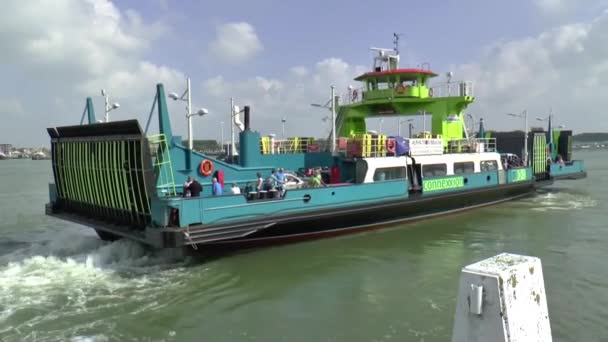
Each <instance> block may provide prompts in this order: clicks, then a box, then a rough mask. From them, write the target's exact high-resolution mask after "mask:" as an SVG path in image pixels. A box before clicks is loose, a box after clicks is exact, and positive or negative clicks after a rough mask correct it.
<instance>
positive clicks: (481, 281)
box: [452, 253, 552, 342]
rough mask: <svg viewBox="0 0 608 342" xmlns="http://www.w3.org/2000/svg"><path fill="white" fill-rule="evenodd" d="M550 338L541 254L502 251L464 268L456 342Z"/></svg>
mask: <svg viewBox="0 0 608 342" xmlns="http://www.w3.org/2000/svg"><path fill="white" fill-rule="evenodd" d="M551 340H552V338H551V325H550V323H549V312H548V310H547V299H546V296H545V284H544V281H543V270H542V266H541V262H540V259H539V258H535V257H530V256H523V255H516V254H508V253H503V254H499V255H497V256H494V257H492V258H489V259H486V260H483V261H480V262H478V263H475V264H472V265H469V266H466V267H464V268H463V269H462V272H461V274H460V285H459V289H458V298H457V300H456V314H455V317H454V330H453V332H452V342H482V341H496V342H501V341H502V342H523V341H538V342H545V341H551Z"/></svg>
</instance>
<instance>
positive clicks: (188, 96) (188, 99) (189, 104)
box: [169, 77, 209, 150]
mask: <svg viewBox="0 0 608 342" xmlns="http://www.w3.org/2000/svg"><path fill="white" fill-rule="evenodd" d="M169 98H170V99H172V100H174V101H177V100H179V101H185V102H186V119H187V122H188V149H189V150H192V148H193V140H192V139H193V137H192V117H193V116H195V115H197V116H203V115H206V114H209V111H208V110H207V109H205V108H201V109H199V110H198V111H196V112H195V113H193V112H192V90H191V88H190V77H188V78H186V90H185V91H184V93H183V94H182V96H179V95H177V94H176V93H170V94H169Z"/></svg>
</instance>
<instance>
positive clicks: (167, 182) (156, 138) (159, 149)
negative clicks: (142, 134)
mask: <svg viewBox="0 0 608 342" xmlns="http://www.w3.org/2000/svg"><path fill="white" fill-rule="evenodd" d="M148 143H149V144H150V151H152V153H151V154H152V166H153V167H154V172H155V174H156V177H157V178H158V179H157V182H156V188H157V189H158V190H159V191H160V192H161V193H164V194H167V195H174V194H176V193H177V191H176V186H175V177H174V175H173V166H172V164H171V153H170V152H169V147H168V146H167V139H166V137H165V135H164V134H155V135H149V136H148Z"/></svg>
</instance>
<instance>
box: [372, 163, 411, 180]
mask: <svg viewBox="0 0 608 342" xmlns="http://www.w3.org/2000/svg"><path fill="white" fill-rule="evenodd" d="M405 174H406V172H405V167H402V166H398V167H382V168H378V169H376V171H375V172H374V182H382V181H385V180H392V179H405V178H406V176H405Z"/></svg>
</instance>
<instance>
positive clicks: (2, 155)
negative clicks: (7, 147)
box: [0, 152, 8, 160]
mask: <svg viewBox="0 0 608 342" xmlns="http://www.w3.org/2000/svg"><path fill="white" fill-rule="evenodd" d="M4 159H8V157H7V156H6V154H4V153H2V152H0V160H4Z"/></svg>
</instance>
